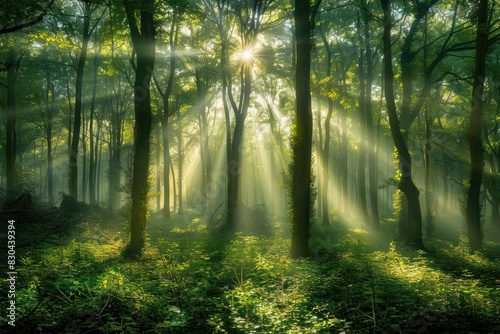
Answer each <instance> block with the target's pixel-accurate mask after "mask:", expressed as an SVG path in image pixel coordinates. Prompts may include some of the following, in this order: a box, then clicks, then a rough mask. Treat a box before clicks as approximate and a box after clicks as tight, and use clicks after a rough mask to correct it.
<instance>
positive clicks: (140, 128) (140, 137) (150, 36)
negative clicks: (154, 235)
mask: <svg viewBox="0 0 500 334" xmlns="http://www.w3.org/2000/svg"><path fill="white" fill-rule="evenodd" d="M123 5H124V7H125V12H126V15H127V21H128V25H129V28H130V34H131V37H132V43H133V46H134V50H135V52H136V54H137V57H136V72H135V81H134V108H135V126H134V161H133V168H134V170H133V176H132V177H133V179H132V215H131V223H130V243H129V245H128V248H127V252H126V254H127V255H128V256H132V257H134V256H138V255H140V254H141V253H142V249H143V247H144V243H145V229H146V216H147V211H148V191H149V182H148V176H149V149H150V133H151V120H152V114H151V91H150V83H151V77H152V73H153V69H154V65H155V27H154V20H153V11H154V0H143V1H142V2H141V4H140V5H141V8H140V27H138V24H137V22H136V19H135V13H134V8H133V5H134V4H133V3H131V2H128V1H127V0H124V2H123ZM139 29H140V30H139Z"/></svg>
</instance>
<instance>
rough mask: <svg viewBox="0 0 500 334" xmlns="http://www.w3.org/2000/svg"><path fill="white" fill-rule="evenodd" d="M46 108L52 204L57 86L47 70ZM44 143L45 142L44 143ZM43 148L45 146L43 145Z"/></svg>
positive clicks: (49, 193) (50, 198) (51, 199)
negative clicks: (54, 119) (54, 118)
mask: <svg viewBox="0 0 500 334" xmlns="http://www.w3.org/2000/svg"><path fill="white" fill-rule="evenodd" d="M46 84H47V87H46V90H45V110H46V114H47V119H46V123H45V135H46V138H47V194H48V200H49V203H50V205H52V202H54V161H53V153H52V118H53V116H54V103H55V88H54V83H53V82H52V81H51V77H50V74H49V71H47V72H46ZM42 144H43V143H42ZM42 148H43V146H42Z"/></svg>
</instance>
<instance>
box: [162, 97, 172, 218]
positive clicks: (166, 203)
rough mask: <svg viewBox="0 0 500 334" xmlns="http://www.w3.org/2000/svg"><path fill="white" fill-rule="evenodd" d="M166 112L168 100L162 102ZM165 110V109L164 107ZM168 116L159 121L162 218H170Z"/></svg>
mask: <svg viewBox="0 0 500 334" xmlns="http://www.w3.org/2000/svg"><path fill="white" fill-rule="evenodd" d="M163 108H166V110H167V112H166V113H167V114H168V101H166V102H165V101H164V102H163ZM164 110H165V109H164ZM168 128H169V125H168V117H165V116H164V117H163V119H162V123H161V130H162V139H163V218H165V219H168V218H170V174H169V170H170V169H169V168H170V141H169V138H168Z"/></svg>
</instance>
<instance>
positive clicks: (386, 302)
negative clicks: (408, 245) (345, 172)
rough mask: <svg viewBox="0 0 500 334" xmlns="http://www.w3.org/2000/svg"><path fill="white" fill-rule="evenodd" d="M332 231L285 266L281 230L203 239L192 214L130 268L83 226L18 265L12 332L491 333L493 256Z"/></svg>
mask: <svg viewBox="0 0 500 334" xmlns="http://www.w3.org/2000/svg"><path fill="white" fill-rule="evenodd" d="M335 223H336V224H335V226H329V227H322V226H317V227H315V230H314V231H313V238H314V242H313V246H315V247H316V248H314V249H316V250H317V251H316V252H315V254H316V257H315V258H313V259H311V260H292V259H291V258H290V256H289V248H288V245H289V243H290V240H289V238H288V237H287V236H285V235H284V234H283V233H277V234H275V235H273V236H255V235H254V236H248V235H242V234H237V235H236V236H234V238H231V239H229V238H228V237H227V236H226V237H220V238H214V237H210V238H207V237H209V236H210V234H208V233H207V230H206V228H203V227H202V226H204V223H202V221H201V220H200V219H198V218H196V217H194V218H193V219H189V220H186V222H183V221H181V220H180V219H179V220H177V221H176V225H177V226H175V227H172V226H169V227H168V228H166V227H165V225H164V223H155V224H156V225H155V226H150V227H149V229H150V231H149V233H150V235H151V238H152V239H151V246H150V247H148V248H147V249H146V251H145V253H144V255H143V257H142V258H141V261H125V260H124V259H123V258H122V257H121V256H120V250H121V249H122V247H123V244H124V243H125V241H124V240H122V239H121V238H120V237H116V236H117V235H118V232H120V231H121V224H118V223H117V224H114V225H113V224H112V223H111V222H107V223H106V224H104V225H101V224H103V222H102V221H99V220H95V221H92V220H89V221H86V222H84V224H86V226H87V227H88V229H87V231H85V233H82V235H81V236H80V239H78V240H76V239H75V240H72V241H70V242H68V243H66V244H61V245H59V246H49V245H46V246H43V247H41V248H40V250H39V251H38V252H34V249H30V250H29V251H26V252H25V253H24V254H23V255H22V257H20V259H21V260H20V261H19V262H20V263H19V268H18V272H19V275H18V285H17V297H16V298H17V302H16V303H17V304H18V305H19V309H18V312H19V313H18V314H19V315H20V319H21V320H19V322H18V323H17V324H16V327H18V329H19V331H20V332H22V333H27V332H29V333H51V332H60V331H62V332H77V331H80V332H86V331H89V332H90V331H97V332H102V333H137V332H150V333H205V332H208V333H238V332H248V333H341V332H345V333H374V332H378V333H402V332H404V333H407V332H428V333H439V332H446V331H448V332H454V333H462V332H464V330H466V331H465V332H467V333H468V330H471V331H479V332H480V330H479V328H489V330H491V331H496V330H500V323H499V322H498V312H500V309H499V308H498V303H497V300H498V298H499V297H500V290H499V289H498V282H497V277H500V269H499V268H500V263H499V260H498V258H496V259H492V258H488V257H486V256H484V255H483V254H481V253H473V254H471V253H470V251H469V248H468V245H467V242H466V240H465V239H463V240H462V242H460V243H459V244H458V245H457V244H453V243H451V242H447V241H441V240H438V239H435V240H434V239H433V240H429V241H428V243H427V244H428V245H429V249H430V250H429V252H422V251H420V252H415V251H412V250H409V249H405V248H403V247H402V246H400V245H399V244H397V243H395V242H393V241H392V242H389V240H387V239H381V240H374V235H373V234H371V233H369V232H367V231H366V230H363V229H361V228H349V227H347V226H345V227H342V226H341V225H342V222H341V221H338V220H336V221H335ZM283 226H286V224H283ZM278 227H280V228H281V227H282V226H281V225H279V226H278ZM161 228H163V229H161ZM277 230H279V228H278V229H277ZM316 234H317V235H316ZM339 235H341V237H338V236H339ZM336 236H337V237H336ZM374 241H377V242H374ZM320 248H321V250H320ZM3 305H4V304H3V303H2V307H3ZM25 315H28V316H26V317H23V316H25ZM1 317H4V316H3V315H1ZM0 320H2V321H4V320H6V319H4V318H1V319H0ZM475 329H478V330H475Z"/></svg>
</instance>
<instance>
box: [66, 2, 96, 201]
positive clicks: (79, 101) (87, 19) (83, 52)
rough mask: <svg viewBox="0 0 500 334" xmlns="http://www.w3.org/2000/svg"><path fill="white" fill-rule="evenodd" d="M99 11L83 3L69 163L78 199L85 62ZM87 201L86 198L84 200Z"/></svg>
mask: <svg viewBox="0 0 500 334" xmlns="http://www.w3.org/2000/svg"><path fill="white" fill-rule="evenodd" d="M96 9H97V5H96V3H92V2H90V1H85V2H84V3H83V27H82V45H81V48H80V56H79V58H78V63H77V66H76V85H75V115H74V119H73V134H72V138H71V154H70V162H69V194H70V195H71V196H73V197H74V198H78V146H79V143H80V135H81V133H80V128H81V124H82V109H83V107H82V105H83V75H84V70H85V62H86V61H87V50H88V45H89V41H90V35H91V34H92V32H93V31H94V29H95V28H96V26H97V23H96V25H94V26H93V27H91V26H90V23H91V19H92V14H93V13H94V11H95V10H96ZM83 200H85V198H83Z"/></svg>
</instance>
